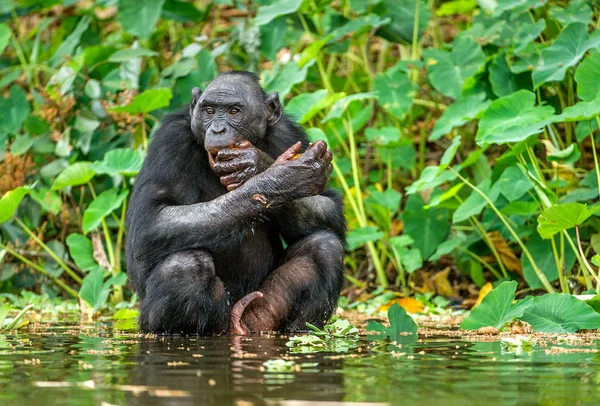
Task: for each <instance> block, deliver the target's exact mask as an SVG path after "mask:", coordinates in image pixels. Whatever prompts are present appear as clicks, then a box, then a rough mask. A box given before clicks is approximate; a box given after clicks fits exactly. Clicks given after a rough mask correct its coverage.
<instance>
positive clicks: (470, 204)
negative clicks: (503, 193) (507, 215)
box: [452, 179, 500, 224]
mask: <svg viewBox="0 0 600 406" xmlns="http://www.w3.org/2000/svg"><path fill="white" fill-rule="evenodd" d="M491 183H492V181H491V180H489V179H486V180H484V181H483V182H481V183H480V184H479V185H477V188H478V189H479V190H481V191H482V192H483V193H484V194H485V195H486V196H487V197H488V199H490V200H491V201H492V202H495V201H496V199H497V198H498V196H499V195H500V188H499V187H496V185H494V186H491ZM486 206H487V202H486V201H485V199H484V198H483V196H481V195H480V194H479V193H477V192H476V191H475V190H473V191H472V192H471V194H470V195H469V197H467V198H466V199H465V201H464V202H462V203H461V204H460V206H458V208H457V209H456V211H455V212H454V214H453V215H452V223H453V224H456V223H460V222H462V221H465V220H467V219H468V218H469V217H471V216H478V215H479V214H480V213H481V212H482V211H483V209H484V208H485V207H486Z"/></svg>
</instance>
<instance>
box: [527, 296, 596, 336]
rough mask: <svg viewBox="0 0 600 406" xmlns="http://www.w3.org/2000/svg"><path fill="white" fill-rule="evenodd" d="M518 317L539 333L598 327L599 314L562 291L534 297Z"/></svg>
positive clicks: (594, 328)
mask: <svg viewBox="0 0 600 406" xmlns="http://www.w3.org/2000/svg"><path fill="white" fill-rule="evenodd" d="M520 319H521V320H523V321H525V322H527V323H529V324H531V327H533V330H534V331H536V332H541V333H576V332H577V331H579V330H597V329H600V314H598V313H596V311H595V310H594V309H592V308H591V307H590V306H589V305H587V304H586V303H584V302H582V301H581V300H579V299H577V298H575V297H574V296H572V295H567V294H564V293H549V294H546V295H543V296H537V297H535V298H534V299H533V303H532V304H531V306H529V307H528V308H527V309H526V310H525V313H523V316H522V317H520Z"/></svg>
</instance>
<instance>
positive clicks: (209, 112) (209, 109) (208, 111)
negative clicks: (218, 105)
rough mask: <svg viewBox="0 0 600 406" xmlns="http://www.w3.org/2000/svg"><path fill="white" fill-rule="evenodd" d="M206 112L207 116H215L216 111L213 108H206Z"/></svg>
mask: <svg viewBox="0 0 600 406" xmlns="http://www.w3.org/2000/svg"><path fill="white" fill-rule="evenodd" d="M204 112H205V113H206V114H215V109H213V108H212V107H206V108H205V109H204Z"/></svg>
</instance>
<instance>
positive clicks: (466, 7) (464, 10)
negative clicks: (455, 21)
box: [435, 0, 477, 17]
mask: <svg viewBox="0 0 600 406" xmlns="http://www.w3.org/2000/svg"><path fill="white" fill-rule="evenodd" d="M476 7H477V1H475V0H452V1H446V2H444V3H442V4H440V8H438V10H437V11H436V12H435V15H436V16H438V17H446V16H451V15H455V14H468V13H470V12H471V11H473V10H474V9H475V8H476Z"/></svg>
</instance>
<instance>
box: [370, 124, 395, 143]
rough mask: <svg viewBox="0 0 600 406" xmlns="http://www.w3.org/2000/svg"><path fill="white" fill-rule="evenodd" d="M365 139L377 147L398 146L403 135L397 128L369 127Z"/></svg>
mask: <svg viewBox="0 0 600 406" xmlns="http://www.w3.org/2000/svg"><path fill="white" fill-rule="evenodd" d="M365 138H366V139H367V140H369V141H371V142H372V143H374V144H376V145H381V146H384V145H397V143H398V142H399V141H400V139H401V138H402V133H401V132H400V129H399V128H397V127H381V128H376V127H369V128H367V129H366V130H365Z"/></svg>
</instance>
